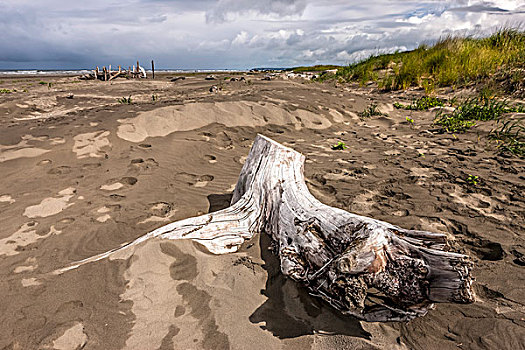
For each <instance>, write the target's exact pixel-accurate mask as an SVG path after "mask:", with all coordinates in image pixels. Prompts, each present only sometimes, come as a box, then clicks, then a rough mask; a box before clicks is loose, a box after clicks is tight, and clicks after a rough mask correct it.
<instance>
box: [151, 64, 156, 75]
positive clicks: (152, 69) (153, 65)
mask: <svg viewBox="0 0 525 350" xmlns="http://www.w3.org/2000/svg"><path fill="white" fill-rule="evenodd" d="M151 71H152V73H153V79H155V62H154V61H153V60H151Z"/></svg>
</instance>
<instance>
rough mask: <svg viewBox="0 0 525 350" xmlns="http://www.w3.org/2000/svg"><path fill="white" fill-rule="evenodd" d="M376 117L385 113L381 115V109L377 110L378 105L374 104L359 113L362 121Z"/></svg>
mask: <svg viewBox="0 0 525 350" xmlns="http://www.w3.org/2000/svg"><path fill="white" fill-rule="evenodd" d="M375 115H383V113H381V112H380V111H379V109H377V105H376V104H373V103H372V104H370V105H368V107H366V108H365V109H364V110H363V111H362V112H360V113H359V117H361V119H366V118H370V117H372V116H375Z"/></svg>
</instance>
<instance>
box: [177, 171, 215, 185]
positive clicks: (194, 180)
mask: <svg viewBox="0 0 525 350" xmlns="http://www.w3.org/2000/svg"><path fill="white" fill-rule="evenodd" d="M175 180H176V181H181V182H185V183H187V184H188V185H190V186H195V187H205V186H206V185H207V184H208V182H210V181H213V176H212V175H194V174H188V173H179V174H176V175H175Z"/></svg>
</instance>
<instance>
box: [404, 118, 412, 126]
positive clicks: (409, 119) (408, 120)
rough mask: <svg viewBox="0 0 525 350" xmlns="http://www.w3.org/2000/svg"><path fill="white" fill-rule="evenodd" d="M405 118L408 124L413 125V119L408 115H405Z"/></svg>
mask: <svg viewBox="0 0 525 350" xmlns="http://www.w3.org/2000/svg"><path fill="white" fill-rule="evenodd" d="M405 119H406V121H407V122H408V123H409V124H410V125H414V119H412V118H410V117H406V118H405Z"/></svg>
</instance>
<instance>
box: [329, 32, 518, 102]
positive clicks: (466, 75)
mask: <svg viewBox="0 0 525 350" xmlns="http://www.w3.org/2000/svg"><path fill="white" fill-rule="evenodd" d="M336 77H337V78H338V79H339V80H340V81H346V82H350V81H357V82H360V83H361V84H366V83H368V82H369V81H375V82H377V84H378V86H379V87H380V88H381V89H384V90H402V89H407V88H409V87H422V88H424V89H425V90H426V91H427V92H431V91H433V90H434V89H435V88H437V87H444V86H462V85H466V84H470V83H475V82H479V81H482V80H484V79H487V78H494V79H498V80H501V81H505V84H506V85H507V87H508V88H509V89H511V90H513V91H515V90H516V89H519V88H523V86H522V85H523V80H524V79H525V31H523V30H521V29H512V28H509V29H502V30H500V31H498V32H496V33H494V34H493V35H491V36H489V37H486V38H472V37H466V38H461V37H447V38H444V39H442V40H440V41H439V42H437V43H436V44H435V45H433V46H430V47H429V46H427V45H421V46H420V47H418V48H417V49H415V50H413V51H408V52H396V53H393V54H386V55H380V56H375V57H371V58H369V59H367V60H365V61H362V62H359V63H355V64H351V65H349V66H347V67H342V68H339V69H338V72H337V74H336Z"/></svg>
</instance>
